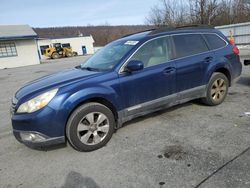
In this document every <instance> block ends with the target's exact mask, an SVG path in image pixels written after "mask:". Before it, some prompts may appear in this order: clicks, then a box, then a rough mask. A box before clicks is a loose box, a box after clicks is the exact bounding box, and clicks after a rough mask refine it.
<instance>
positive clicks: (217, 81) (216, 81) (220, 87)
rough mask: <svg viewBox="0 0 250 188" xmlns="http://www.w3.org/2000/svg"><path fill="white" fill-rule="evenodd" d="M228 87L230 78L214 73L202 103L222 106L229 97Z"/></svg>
mask: <svg viewBox="0 0 250 188" xmlns="http://www.w3.org/2000/svg"><path fill="white" fill-rule="evenodd" d="M228 87H229V81H228V78H227V77H226V76H225V75H224V74H222V73H218V72H216V73H214V74H213V75H212V77H211V79H210V81H209V83H208V87H207V93H206V97H205V98H203V99H202V102H203V103H205V104H207V105H210V106H215V105H219V104H221V103H222V102H223V101H224V100H225V98H226V96H227V92H228Z"/></svg>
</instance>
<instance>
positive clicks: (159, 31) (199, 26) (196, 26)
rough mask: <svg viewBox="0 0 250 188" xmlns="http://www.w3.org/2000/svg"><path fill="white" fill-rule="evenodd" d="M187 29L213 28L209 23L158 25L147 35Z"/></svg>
mask: <svg viewBox="0 0 250 188" xmlns="http://www.w3.org/2000/svg"><path fill="white" fill-rule="evenodd" d="M189 29H214V27H213V26H211V25H184V26H178V27H164V26H163V27H158V28H157V29H155V30H153V31H152V32H150V33H149V34H148V35H154V34H158V33H163V32H168V31H175V30H189Z"/></svg>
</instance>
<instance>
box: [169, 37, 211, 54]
mask: <svg viewBox="0 0 250 188" xmlns="http://www.w3.org/2000/svg"><path fill="white" fill-rule="evenodd" d="M173 40H174V44H175V50H176V58H181V57H187V56H191V55H195V54H199V53H203V52H206V51H208V47H207V45H206V43H205V41H204V39H203V37H202V36H201V35H200V34H187V35H174V36H173Z"/></svg>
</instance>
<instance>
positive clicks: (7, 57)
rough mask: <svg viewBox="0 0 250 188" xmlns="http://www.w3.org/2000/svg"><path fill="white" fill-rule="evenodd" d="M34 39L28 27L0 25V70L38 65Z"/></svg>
mask: <svg viewBox="0 0 250 188" xmlns="http://www.w3.org/2000/svg"><path fill="white" fill-rule="evenodd" d="M36 38H37V34H36V33H35V32H34V31H33V29H32V28H31V27H29V26H28V25H0V69H4V68H12V67H20V66H26V65H35V64H39V63H40V62H39V56H38V52H37V44H36Z"/></svg>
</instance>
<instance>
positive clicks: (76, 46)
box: [37, 36, 95, 59]
mask: <svg viewBox="0 0 250 188" xmlns="http://www.w3.org/2000/svg"><path fill="white" fill-rule="evenodd" d="M37 43H38V50H39V53H40V56H41V58H42V59H46V58H47V57H45V56H44V55H41V50H40V46H43V45H50V44H53V43H62V44H63V43H70V46H71V47H72V50H73V51H75V52H77V53H78V55H83V52H82V46H86V49H87V54H94V53H95V51H94V39H93V37H92V36H84V37H72V38H60V39H39V40H38V41H37Z"/></svg>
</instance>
